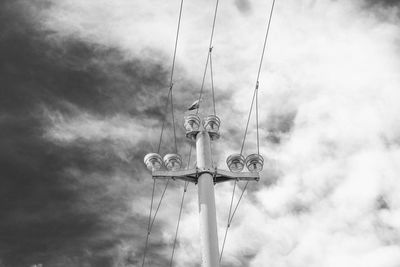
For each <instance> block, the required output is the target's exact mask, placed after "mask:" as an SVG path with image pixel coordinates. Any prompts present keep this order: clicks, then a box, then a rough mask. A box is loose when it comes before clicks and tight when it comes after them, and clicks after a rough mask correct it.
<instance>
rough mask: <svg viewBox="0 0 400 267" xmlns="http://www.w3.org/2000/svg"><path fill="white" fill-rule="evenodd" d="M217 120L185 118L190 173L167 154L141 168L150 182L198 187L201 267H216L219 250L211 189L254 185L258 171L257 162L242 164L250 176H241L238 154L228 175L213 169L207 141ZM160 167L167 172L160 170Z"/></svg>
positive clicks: (149, 158) (152, 156) (213, 135)
mask: <svg viewBox="0 0 400 267" xmlns="http://www.w3.org/2000/svg"><path fill="white" fill-rule="evenodd" d="M219 126H220V120H219V118H218V117H217V116H215V115H209V116H207V117H206V118H204V119H203V122H202V121H201V120H200V118H199V116H198V115H197V114H191V115H188V116H186V117H185V129H186V137H187V138H189V139H191V140H195V141H196V155H197V158H196V160H197V166H196V168H194V169H189V170H180V167H181V159H180V156H179V155H176V154H167V155H166V156H165V157H164V160H162V159H161V156H160V155H159V154H156V153H150V154H148V155H146V157H145V164H146V165H147V167H148V168H149V169H150V170H152V177H153V179H173V180H176V179H180V180H184V181H189V182H193V183H195V184H197V185H198V200H199V219H200V237H201V252H202V262H203V263H202V266H203V267H219V248H218V234H217V220H216V209H215V196H214V185H215V184H216V183H220V182H225V181H231V180H236V181H239V180H246V181H251V180H252V181H258V180H259V174H258V171H253V170H254V169H259V168H254V166H255V165H257V164H260V162H257V161H246V165H247V167H248V169H249V170H251V171H252V172H241V170H242V169H243V167H244V163H245V162H244V158H243V156H242V155H240V154H234V155H231V156H230V157H229V158H228V160H227V163H228V167H229V169H230V170H231V171H225V170H220V169H217V168H216V166H213V163H212V155H211V141H212V140H216V139H218V138H219ZM163 164H164V166H165V168H166V169H167V170H160V168H161V166H162V165H163ZM261 164H262V163H261Z"/></svg>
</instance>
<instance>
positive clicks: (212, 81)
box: [210, 54, 216, 116]
mask: <svg viewBox="0 0 400 267" xmlns="http://www.w3.org/2000/svg"><path fill="white" fill-rule="evenodd" d="M210 75H211V91H212V100H213V110H214V116H215V115H216V111H215V94H214V75H213V67H212V54H210Z"/></svg>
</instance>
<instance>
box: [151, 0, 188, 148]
mask: <svg viewBox="0 0 400 267" xmlns="http://www.w3.org/2000/svg"><path fill="white" fill-rule="evenodd" d="M183 1H184V0H181V4H180V8H179V17H178V26H177V29H176V36H175V45H174V54H173V57H172V67H171V76H170V81H169V91H168V96H167V104H166V107H165V111H166V112H167V111H168V104H169V100H170V99H171V113H172V125H173V131H174V144H175V153H178V148H177V145H176V129H175V128H176V127H175V117H174V103H173V97H172V88H173V85H174V83H173V78H174V70H175V61H176V51H177V48H178V39H179V31H180V26H181V19H182V10H183ZM164 128H165V121H163V123H162V126H161V134H160V141H159V144H158V149H157V153H158V154H159V153H160V149H161V143H162V137H163V133H164Z"/></svg>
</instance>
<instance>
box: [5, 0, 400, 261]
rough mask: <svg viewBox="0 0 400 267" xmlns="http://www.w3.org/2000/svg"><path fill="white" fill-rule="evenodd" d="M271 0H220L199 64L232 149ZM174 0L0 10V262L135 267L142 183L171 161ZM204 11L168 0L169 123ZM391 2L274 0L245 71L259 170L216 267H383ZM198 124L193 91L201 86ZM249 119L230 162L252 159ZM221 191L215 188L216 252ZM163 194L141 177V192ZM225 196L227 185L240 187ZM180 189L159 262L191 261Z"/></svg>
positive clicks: (159, 225)
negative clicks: (149, 164)
mask: <svg viewBox="0 0 400 267" xmlns="http://www.w3.org/2000/svg"><path fill="white" fill-rule="evenodd" d="M271 4H272V1H271V0H265V1H256V0H235V1H220V5H219V12H218V17H217V21H216V29H215V37H214V43H213V46H214V49H213V67H214V82H215V88H216V98H217V113H218V115H219V117H220V118H221V120H222V126H221V134H222V137H221V139H220V140H219V141H218V142H217V143H216V144H215V148H214V151H215V157H214V161H215V162H216V164H218V166H219V167H220V168H226V166H225V163H224V162H225V159H226V157H227V156H228V155H229V154H231V153H234V152H238V151H239V149H240V142H241V138H242V134H243V130H244V124H245V122H246V113H247V112H248V108H249V104H250V100H251V93H252V90H253V88H254V84H255V79H256V74H257V68H258V61H259V58H260V53H261V49H262V42H263V38H264V33H265V27H266V22H267V17H268V14H269V10H270V7H271ZM179 5H180V1H171V0H169V1H164V0H151V1H138V0H114V1H107V0H97V1H91V0H35V1H29V0H2V1H1V3H0V86H1V87H0V88H1V89H0V136H1V138H0V218H1V219H0V266H1V267H27V266H34V265H35V264H43V266H46V267H47V266H51V267H58V266H59V267H70V266H72V267H74V266H82V267H103V266H104V267H128V266H129V267H132V266H141V260H142V255H143V251H144V244H145V237H146V227H147V216H148V209H149V205H150V196H151V187H152V180H151V177H150V175H149V173H148V172H147V171H146V169H145V167H144V165H143V156H144V155H145V154H146V153H148V152H153V151H155V150H156V149H157V142H158V138H159V131H160V127H161V123H162V121H167V124H166V126H167V128H166V135H165V142H164V143H163V146H162V147H161V154H166V153H168V152H171V151H172V146H171V143H172V142H171V141H172V131H171V124H170V122H171V119H170V118H169V117H168V116H167V115H166V114H165V113H164V111H163V110H164V103H165V99H166V96H167V90H168V83H169V75H170V70H171V62H172V53H173V46H174V38H175V31H176V24H177V18H178V12H179ZM214 6H215V1H214V0H204V1H185V3H184V7H183V17H182V25H181V35H180V40H179V46H178V52H177V61H176V69H175V75H174V82H175V86H174V101H175V108H176V118H177V125H178V128H177V135H178V145H179V153H181V154H182V155H183V156H184V158H186V157H187V153H188V149H189V145H190V144H189V143H188V142H187V141H186V140H185V138H184V131H183V127H182V120H183V119H182V118H183V115H184V114H185V107H186V106H187V105H188V104H190V103H191V102H193V100H195V98H196V97H197V96H198V92H199V88H200V85H201V78H202V74H203V68H204V64H205V60H206V56H207V51H208V42H209V34H210V30H211V24H212V16H213V9H214ZM399 8H400V3H398V1H393V0H392V1H389V0H385V1H378V0H376V1H375V0H352V1H344V0H336V1H333V0H277V2H276V6H275V13H274V17H273V21H272V25H271V31H270V36H269V43H268V45H267V53H266V58H265V64H264V65H263V69H262V73H261V77H260V94H259V99H260V100H259V101H260V127H261V128H260V129H261V132H260V143H261V147H260V150H261V153H262V155H263V156H264V157H265V159H266V163H265V166H264V171H263V172H262V173H261V181H260V182H259V183H252V184H251V185H250V186H249V190H248V191H247V192H246V194H245V198H244V200H243V202H242V203H241V206H240V207H239V210H238V213H237V215H236V217H235V219H234V222H233V225H232V227H231V229H230V232H229V235H228V239H227V244H226V247H225V252H224V257H223V263H222V266H223V267H224V266H248V267H260V266H275V267H314V266H315V267H317V266H318V267H338V266H341V267H347V266H349V267H357V266H362V267H398V266H400V182H399V180H398V179H399V178H400V177H399V176H400V116H399V114H400V104H399V102H400V71H399V70H400V9H399ZM205 92H206V95H205V102H204V103H205V104H204V105H205V106H207V108H205V109H204V110H203V112H204V114H203V115H206V114H207V112H208V113H210V112H211V108H210V107H211V105H210V101H209V99H210V98H209V95H210V81H209V78H208V79H207V81H206V84H205ZM254 129H255V128H254V123H252V124H250V132H249V140H248V141H249V142H248V143H246V146H245V150H244V154H245V155H247V154H250V153H253V152H255V151H256V146H255V131H254ZM232 186H233V185H232V184H229V183H226V184H220V185H217V186H216V188H215V190H216V200H217V213H218V216H217V217H218V225H219V239H220V242H221V241H222V237H223V233H224V227H225V224H226V219H227V215H228V207H229V202H230V194H231V190H232ZM162 187H163V182H162V181H160V182H159V183H157V188H156V197H157V198H158V197H159V196H160V195H161V192H162ZM240 188H243V185H242V184H241V185H240ZM181 192H182V183H180V182H174V183H173V184H172V185H171V186H170V187H169V189H168V191H167V193H166V196H165V200H164V202H163V204H162V206H161V210H160V213H159V215H158V217H157V220H156V222H155V224H154V229H153V232H152V234H151V238H150V246H149V251H148V261H147V266H154V267H155V266H160V267H161V266H162V267H164V266H168V263H169V259H170V255H171V250H172V243H173V237H174V230H175V227H176V222H177V217H178V212H179V204H180V203H179V202H180V198H181ZM196 194H197V189H196V187H195V186H194V185H190V186H189V190H188V193H187V198H186V202H185V206H184V210H183V217H182V221H181V229H180V232H179V243H178V246H177V251H176V254H175V265H174V266H182V267H183V266H185V267H191V266H192V267H195V266H196V267H198V266H200V262H201V258H200V251H199V249H200V248H199V237H198V228H199V227H198V220H197V219H198V218H197V213H198V208H197V195H196Z"/></svg>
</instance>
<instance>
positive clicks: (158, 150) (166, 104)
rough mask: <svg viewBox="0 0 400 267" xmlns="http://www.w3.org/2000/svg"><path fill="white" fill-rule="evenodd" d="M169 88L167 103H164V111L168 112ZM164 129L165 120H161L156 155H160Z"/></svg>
mask: <svg viewBox="0 0 400 267" xmlns="http://www.w3.org/2000/svg"><path fill="white" fill-rule="evenodd" d="M171 91H172V90H171V87H170V88H169V90H168V96H167V101H166V103H165V110H168V106H169V99H170V95H171ZM164 129H165V120H163V122H162V126H161V133H160V140H159V142H158V148H157V154H160V150H161V143H162V138H163V134H164Z"/></svg>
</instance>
